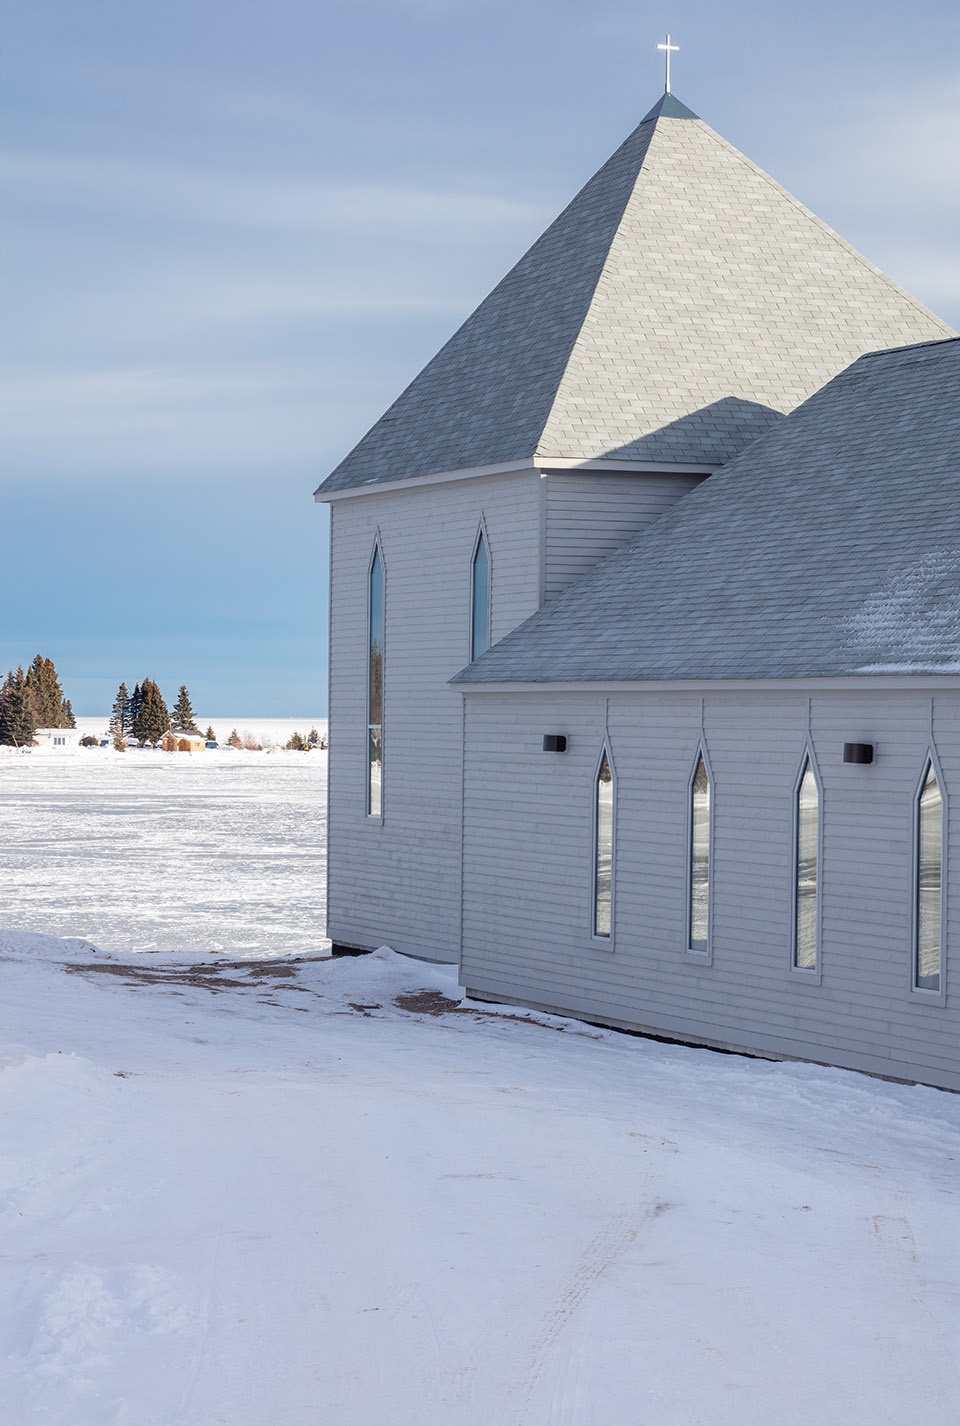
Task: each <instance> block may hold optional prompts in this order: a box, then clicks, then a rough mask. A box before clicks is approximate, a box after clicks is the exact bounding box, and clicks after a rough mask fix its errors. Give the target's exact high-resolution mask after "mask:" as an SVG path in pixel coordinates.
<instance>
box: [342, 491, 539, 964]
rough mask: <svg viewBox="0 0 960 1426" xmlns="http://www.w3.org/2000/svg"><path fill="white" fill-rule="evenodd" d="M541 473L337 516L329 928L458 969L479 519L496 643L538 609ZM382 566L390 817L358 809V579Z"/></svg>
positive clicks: (373, 500)
mask: <svg viewBox="0 0 960 1426" xmlns="http://www.w3.org/2000/svg"><path fill="white" fill-rule="evenodd" d="M540 501H541V492H540V476H539V475H538V474H537V473H536V472H534V471H533V470H532V469H531V471H530V472H529V473H519V474H511V475H500V476H490V477H474V478H471V479H467V480H460V481H453V482H448V483H442V484H437V485H431V486H425V487H422V488H419V489H416V488H415V489H412V490H410V489H408V490H404V491H398V492H389V491H373V492H371V494H369V495H365V496H363V497H361V498H350V499H346V500H342V501H337V502H335V503H334V504H333V507H332V539H331V546H332V555H331V559H332V585H331V587H332V597H331V639H330V783H329V819H330V820H329V827H330V834H329V862H328V934H329V935H330V937H331V938H332V939H333V940H334V941H338V942H342V943H344V944H347V945H352V946H360V947H368V948H370V947H374V946H379V945H383V944H387V945H391V946H393V947H394V948H395V949H397V950H401V951H405V952H407V953H409V954H412V955H417V956H423V957H426V958H428V959H436V960H448V961H449V960H455V959H456V956H457V951H458V946H459V935H460V903H459V892H460V887H459V877H460V749H461V743H460V732H461V728H460V724H461V701H460V694H459V692H458V691H457V690H456V689H452V688H450V687H448V680H449V679H450V678H451V677H452V676H453V675H454V674H455V673H457V672H458V671H459V670H460V669H461V668H463V666H464V665H465V664H467V663H468V662H469V661H470V588H471V561H472V557H473V550H474V542H475V540H476V536H477V532H478V530H479V528H480V521H481V518H482V519H483V521H484V526H485V529H486V533H487V539H488V544H489V550H490V566H491V582H490V588H491V609H492V635H493V638H494V639H498V638H501V637H502V636H503V635H504V634H506V633H507V632H508V631H509V630H510V629H512V628H514V627H515V626H516V625H517V624H519V623H521V622H522V621H523V620H524V619H525V618H527V617H528V615H530V614H532V613H533V612H534V611H535V609H536V608H537V603H538V598H539V576H540V568H539V556H540V511H541V505H540ZM378 533H379V537H380V544H381V548H382V551H383V562H384V569H385V621H386V624H385V635H384V645H385V648H384V712H383V718H384V733H383V737H384V792H383V807H384V815H383V820H382V822H381V821H379V820H375V819H373V818H370V817H367V815H366V755H367V753H366V750H367V741H366V739H367V652H368V645H367V583H368V571H369V566H370V559H371V555H372V552H373V544H374V539H375V538H376V536H377V534H378Z"/></svg>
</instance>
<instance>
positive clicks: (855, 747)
mask: <svg viewBox="0 0 960 1426" xmlns="http://www.w3.org/2000/svg"><path fill="white" fill-rule="evenodd" d="M843 760H844V762H845V763H872V762H873V744H872V743H844V745H843Z"/></svg>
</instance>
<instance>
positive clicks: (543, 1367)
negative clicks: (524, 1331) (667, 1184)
mask: <svg viewBox="0 0 960 1426" xmlns="http://www.w3.org/2000/svg"><path fill="white" fill-rule="evenodd" d="M669 1208H670V1204H669V1203H665V1202H663V1201H660V1200H655V1201H653V1202H650V1203H646V1204H644V1205H642V1206H641V1207H640V1208H631V1209H626V1210H624V1211H623V1212H621V1213H617V1214H615V1215H614V1216H613V1217H612V1218H611V1219H610V1220H609V1221H608V1222H607V1223H605V1224H604V1226H603V1227H602V1228H601V1229H600V1231H599V1232H598V1233H597V1234H596V1236H595V1237H594V1238H593V1239H592V1240H591V1241H590V1242H589V1243H588V1245H587V1247H586V1248H585V1250H584V1251H583V1253H582V1254H581V1256H580V1261H579V1262H578V1264H577V1267H576V1269H575V1271H574V1273H573V1275H572V1277H571V1278H570V1280H569V1283H568V1285H567V1287H566V1289H565V1291H564V1292H563V1293H562V1294H561V1296H560V1298H559V1300H558V1302H557V1304H556V1306H555V1307H554V1309H553V1311H552V1312H550V1313H549V1315H548V1316H547V1317H546V1319H545V1320H544V1322H543V1325H542V1326H541V1329H540V1331H539V1332H538V1334H537V1336H536V1337H535V1339H534V1341H533V1342H532V1344H531V1347H530V1352H529V1356H528V1364H527V1369H526V1371H525V1372H524V1373H523V1380H522V1384H521V1385H520V1386H519V1387H518V1389H517V1391H516V1393H515V1398H514V1405H513V1407H512V1409H511V1402H510V1396H514V1393H511V1394H510V1396H508V1397H507V1399H506V1401H505V1406H506V1412H505V1414H504V1417H503V1420H504V1423H505V1426H506V1423H509V1426H534V1423H536V1426H541V1423H542V1417H535V1416H534V1415H533V1412H532V1407H533V1400H534V1397H535V1395H536V1393H537V1390H538V1388H539V1387H540V1385H541V1384H542V1382H543V1379H544V1376H545V1375H546V1373H547V1370H548V1368H549V1367H550V1365H551V1363H552V1361H553V1360H554V1359H555V1356H556V1349H557V1345H558V1343H559V1342H560V1340H561V1338H562V1337H563V1336H565V1335H566V1333H567V1332H568V1331H569V1329H570V1327H571V1324H572V1323H574V1322H575V1320H576V1315H577V1313H578V1311H579V1309H580V1308H581V1307H582V1306H583V1304H584V1302H585V1301H586V1299H587V1298H588V1297H589V1295H590V1293H591V1292H592V1291H593V1290H594V1289H595V1288H596V1286H597V1284H598V1282H599V1281H600V1279H601V1278H602V1277H603V1276H604V1274H605V1273H606V1272H607V1271H608V1269H609V1268H611V1267H612V1266H613V1264H614V1263H615V1262H616V1261H617V1260H618V1259H619V1258H621V1257H622V1256H623V1254H624V1253H625V1252H626V1251H627V1249H628V1248H630V1247H631V1246H632V1245H633V1243H634V1242H635V1241H636V1239H637V1238H638V1236H639V1234H640V1232H641V1230H642V1229H643V1228H644V1227H645V1226H646V1225H647V1224H648V1223H650V1222H652V1221H653V1219H655V1218H659V1217H660V1215H661V1214H663V1213H665V1212H667V1210H668V1209H669ZM578 1379H579V1361H578V1358H577V1354H576V1353H575V1352H570V1353H568V1355H567V1357H566V1359H565V1360H564V1362H563V1363H562V1365H561V1370H560V1373H559V1380H558V1381H557V1382H556V1384H555V1386H554V1389H553V1392H552V1395H551V1401H550V1409H549V1413H548V1417H547V1419H548V1420H549V1421H550V1423H551V1426H563V1423H564V1422H565V1421H567V1420H571V1421H572V1420H573V1418H572V1417H571V1416H570V1415H569V1413H570V1412H571V1411H573V1410H575V1409H576V1407H577V1405H578V1400H579V1393H578V1390H577V1383H578Z"/></svg>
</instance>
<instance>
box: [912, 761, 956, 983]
mask: <svg viewBox="0 0 960 1426" xmlns="http://www.w3.org/2000/svg"><path fill="white" fill-rule="evenodd" d="M931 768H932V769H933V775H934V777H935V778H936V779H937V786H938V787H939V789H940V817H941V829H940V989H939V990H925V989H924V988H923V987H922V986H919V985H917V971H918V969H919V967H918V960H919V956H920V798H921V796H922V795H923V789H924V785H925V784H926V781H927V774H928V772H929V771H930V769H931ZM949 830H950V818H949V803H948V800H947V789H946V785H945V783H944V780H943V770H942V769H941V767H940V759H939V758H938V757H937V751H936V748H934V746H933V745H932V743H931V745H930V746H929V747H928V748H927V751H926V755H925V756H924V759H923V770H922V772H921V773H920V778H919V781H918V782H917V785H916V787H915V789H914V793H913V819H912V840H913V847H912V854H911V858H910V901H911V914H910V982H909V984H910V999H911V1000H914V1001H919V1002H920V1003H921V1004H923V1005H935V1006H944V1005H946V1003H947V868H948V866H949V863H950V859H949V856H948V855H947V851H948V842H947V838H948V835H949Z"/></svg>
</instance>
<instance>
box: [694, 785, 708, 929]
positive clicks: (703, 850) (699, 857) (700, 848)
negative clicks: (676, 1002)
mask: <svg viewBox="0 0 960 1426" xmlns="http://www.w3.org/2000/svg"><path fill="white" fill-rule="evenodd" d="M691 797H692V807H691V836H690V949H691V951H706V949H707V911H708V906H709V893H710V779H709V778H708V776H707V768H706V764H705V763H704V761H703V758H702V757H701V758H699V759H698V761H697V770H696V772H695V774H694V778H693V787H692V789H691Z"/></svg>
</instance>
